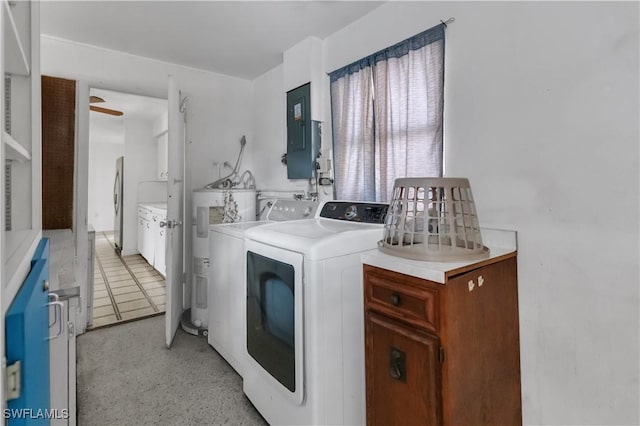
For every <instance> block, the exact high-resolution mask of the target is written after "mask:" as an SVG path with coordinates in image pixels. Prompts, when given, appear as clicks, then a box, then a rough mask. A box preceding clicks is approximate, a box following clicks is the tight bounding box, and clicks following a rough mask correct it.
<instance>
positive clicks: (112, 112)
mask: <svg viewBox="0 0 640 426" xmlns="http://www.w3.org/2000/svg"><path fill="white" fill-rule="evenodd" d="M89 109H90V110H91V111H95V112H101V113H103V114H109V115H115V116H118V117H120V116H121V115H124V113H123V112H122V111H116V110H115V109H109V108H100V107H97V106H93V105H89Z"/></svg>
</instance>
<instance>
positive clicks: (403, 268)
mask: <svg viewBox="0 0 640 426" xmlns="http://www.w3.org/2000/svg"><path fill="white" fill-rule="evenodd" d="M481 232H482V241H483V244H484V245H485V246H486V247H488V248H489V251H490V253H489V257H488V258H485V259H480V260H471V261H459V262H429V261H420V260H411V259H406V258H404V257H399V256H392V255H389V254H386V253H382V252H381V251H379V250H371V251H368V252H365V253H363V255H362V263H363V264H365V265H371V266H376V267H378V268H382V269H387V270H390V271H394V272H398V273H401V274H405V275H411V276H414V277H418V278H423V279H426V280H429V281H433V282H437V283H441V284H444V283H445V282H446V280H447V278H448V277H449V276H450V275H457V274H459V273H463V272H465V271H467V270H471V269H473V265H476V264H477V265H478V266H482V265H484V264H489V263H493V261H495V260H496V259H497V258H500V257H503V256H507V255H511V254H513V253H515V252H517V250H518V242H517V233H516V231H507V230H502V229H489V228H483V229H481Z"/></svg>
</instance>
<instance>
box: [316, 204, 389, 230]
mask: <svg viewBox="0 0 640 426" xmlns="http://www.w3.org/2000/svg"><path fill="white" fill-rule="evenodd" d="M388 208H389V205H388V204H383V203H365V202H353V201H327V202H326V203H325V204H324V206H322V210H321V211H320V214H319V215H318V217H324V218H327V219H337V220H348V221H350V222H362V223H378V224H383V223H384V218H385V216H386V215H387V209H388Z"/></svg>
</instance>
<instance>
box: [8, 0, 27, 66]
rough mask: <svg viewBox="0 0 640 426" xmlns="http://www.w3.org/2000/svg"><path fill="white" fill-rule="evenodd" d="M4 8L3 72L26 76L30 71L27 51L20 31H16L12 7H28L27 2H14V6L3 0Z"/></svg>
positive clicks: (16, 26)
mask: <svg viewBox="0 0 640 426" xmlns="http://www.w3.org/2000/svg"><path fill="white" fill-rule="evenodd" d="M2 2H3V3H4V8H5V14H4V16H5V22H4V39H5V45H4V49H5V51H4V55H5V63H4V72H5V74H16V75H25V76H28V75H29V73H30V69H29V60H28V59H27V52H26V51H25V48H24V46H25V44H24V43H23V40H21V38H20V32H19V31H18V25H17V24H16V18H15V17H14V12H13V10H12V9H13V8H23V7H27V8H28V7H29V4H27V3H25V2H14V3H13V4H14V6H11V5H10V3H9V1H7V0H3V1H2Z"/></svg>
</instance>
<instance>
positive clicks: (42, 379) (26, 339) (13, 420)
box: [5, 240, 50, 425]
mask: <svg viewBox="0 0 640 426" xmlns="http://www.w3.org/2000/svg"><path fill="white" fill-rule="evenodd" d="M48 257H49V245H48V240H43V242H41V244H40V245H39V246H38V249H37V250H36V256H35V257H34V259H33V262H32V267H31V272H30V273H29V275H28V276H27V279H26V280H25V282H24V284H23V285H22V288H21V289H20V291H19V292H18V294H17V295H16V297H15V299H14V301H13V303H12V304H11V306H10V307H9V310H8V312H7V314H6V317H5V338H6V342H5V343H6V354H7V365H12V364H14V363H15V362H16V361H20V396H19V397H18V398H15V399H11V400H9V401H8V402H7V408H8V417H9V418H8V424H9V425H26V424H29V425H31V424H38V425H48V424H49V419H48V417H49V416H50V414H48V413H49V410H50V404H49V341H48V338H49V306H48V302H49V300H48V298H49V291H48V288H47V287H48V286H45V285H44V283H45V281H48V280H49V260H48ZM6 414H7V413H5V415H6Z"/></svg>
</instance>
